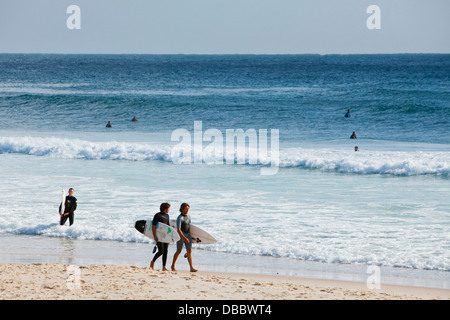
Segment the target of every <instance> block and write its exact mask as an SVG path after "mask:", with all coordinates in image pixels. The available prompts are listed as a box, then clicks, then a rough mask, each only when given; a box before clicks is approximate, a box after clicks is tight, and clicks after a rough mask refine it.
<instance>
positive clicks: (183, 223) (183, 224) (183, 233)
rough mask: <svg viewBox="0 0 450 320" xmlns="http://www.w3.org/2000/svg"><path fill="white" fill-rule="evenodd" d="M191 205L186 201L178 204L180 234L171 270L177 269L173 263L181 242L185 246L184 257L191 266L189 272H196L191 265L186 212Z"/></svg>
mask: <svg viewBox="0 0 450 320" xmlns="http://www.w3.org/2000/svg"><path fill="white" fill-rule="evenodd" d="M190 208H191V207H190V206H189V204H187V203H182V204H181V206H180V215H179V216H178V218H177V232H178V234H179V235H180V238H181V239H180V240H179V241H178V242H177V251H176V252H175V254H174V255H173V261H172V271H177V270H176V269H175V263H176V262H177V259H178V256H179V255H180V253H181V250H183V244H184V245H185V247H186V257H187V259H188V262H189V266H190V268H191V270H190V271H191V272H197V271H198V270H197V269H195V268H194V267H193V265H192V237H191V231H190V226H191V216H190V215H189V214H188V212H189V209H190Z"/></svg>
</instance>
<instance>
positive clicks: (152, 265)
mask: <svg viewBox="0 0 450 320" xmlns="http://www.w3.org/2000/svg"><path fill="white" fill-rule="evenodd" d="M154 266H155V261H152V262H150V269H152V270H153V271H155V269H154Z"/></svg>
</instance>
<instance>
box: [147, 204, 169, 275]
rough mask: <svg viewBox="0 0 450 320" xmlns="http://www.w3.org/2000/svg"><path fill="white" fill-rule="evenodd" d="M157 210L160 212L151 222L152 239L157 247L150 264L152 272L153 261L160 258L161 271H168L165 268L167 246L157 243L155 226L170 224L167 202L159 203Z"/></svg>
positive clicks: (166, 244)
mask: <svg viewBox="0 0 450 320" xmlns="http://www.w3.org/2000/svg"><path fill="white" fill-rule="evenodd" d="M159 210H160V212H158V213H157V214H155V216H154V217H153V222H152V233H153V239H154V240H155V241H156V246H157V247H158V252H157V253H156V254H155V256H154V257H153V260H152V262H150V268H151V269H152V270H154V266H155V261H156V260H157V259H158V258H159V257H160V256H163V257H162V259H163V261H162V262H163V271H169V270H168V269H167V268H166V262H167V253H168V251H169V244H168V243H163V242H159V241H158V236H157V235H156V224H157V223H159V222H160V223H164V224H166V225H169V224H170V218H169V210H170V204H169V203H167V202H165V203H161V205H160V206H159Z"/></svg>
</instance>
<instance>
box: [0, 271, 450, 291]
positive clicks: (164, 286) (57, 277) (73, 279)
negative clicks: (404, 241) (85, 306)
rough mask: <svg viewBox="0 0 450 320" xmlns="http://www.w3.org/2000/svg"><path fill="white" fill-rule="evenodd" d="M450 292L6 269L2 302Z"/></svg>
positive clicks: (212, 276)
mask: <svg viewBox="0 0 450 320" xmlns="http://www.w3.org/2000/svg"><path fill="white" fill-rule="evenodd" d="M449 298H450V290H443V289H432V288H421V287H407V286H395V285H381V288H380V289H368V288H367V285H366V284H365V283H356V282H344V281H332V280H319V279H304V278H298V277H285V276H268V275H255V274H237V273H236V274H235V273H213V272H201V271H200V272H198V273H190V272H188V271H177V272H162V271H159V270H155V271H153V270H151V269H149V268H140V267H135V266H129V265H90V266H74V265H65V264H60V263H44V264H39V263H38V264H0V299H2V300H34V299H39V300H55V299H56V300H110V299H115V300H141V299H145V300H147V299H149V300H182V299H188V300H308V299H309V300H311V299H312V300H323V299H326V300H422V299H425V300H430V299H438V300H448V299H449Z"/></svg>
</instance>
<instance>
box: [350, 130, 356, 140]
mask: <svg viewBox="0 0 450 320" xmlns="http://www.w3.org/2000/svg"><path fill="white" fill-rule="evenodd" d="M350 139H356V131H353V133H352V135H351V136H350Z"/></svg>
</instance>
